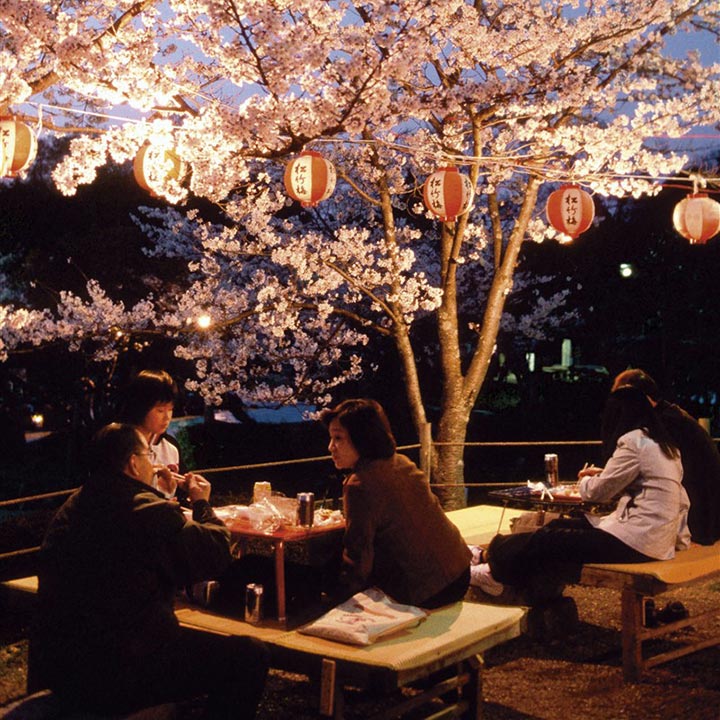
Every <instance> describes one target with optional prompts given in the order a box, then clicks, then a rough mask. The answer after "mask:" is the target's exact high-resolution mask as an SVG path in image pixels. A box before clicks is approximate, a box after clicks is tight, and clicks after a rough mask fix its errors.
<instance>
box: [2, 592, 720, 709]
mask: <svg viewBox="0 0 720 720" xmlns="http://www.w3.org/2000/svg"><path fill="white" fill-rule="evenodd" d="M566 594H567V595H570V596H572V597H573V598H574V599H575V601H576V603H577V607H578V611H579V616H580V624H579V627H578V628H577V629H576V631H575V632H574V633H573V634H572V635H571V636H569V637H567V638H564V639H562V640H559V639H558V640H556V641H553V642H542V643H541V642H536V641H533V640H531V639H529V638H528V637H525V636H523V637H520V638H518V639H516V640H513V641H510V642H508V643H505V644H503V645H502V646H501V647H497V648H494V649H492V650H490V651H488V652H487V653H486V654H485V670H484V672H483V689H484V697H485V706H484V717H485V720H576V719H577V720H580V719H582V720H679V719H680V718H683V719H684V718H688V719H691V720H720V646H716V647H712V648H707V649H705V650H702V651H700V652H697V653H694V654H692V655H689V656H686V657H684V658H680V659H677V660H674V661H672V662H670V663H667V664H664V665H660V666H658V667H655V668H651V669H650V670H648V671H647V672H646V674H645V675H644V676H643V678H642V680H641V681H640V682H638V683H627V684H626V683H624V682H623V679H622V668H621V658H620V638H619V633H618V631H619V620H620V600H619V594H618V592H617V591H614V590H604V589H596V588H594V589H589V588H580V587H573V588H569V589H568V590H567V591H566ZM478 599H479V598H478ZM669 600H679V601H681V602H682V603H683V604H684V605H685V606H686V607H687V608H688V609H689V611H690V614H691V616H693V615H697V614H698V613H700V612H702V611H704V610H706V609H710V608H711V607H712V606H714V607H719V606H720V582H718V581H714V582H709V583H705V584H703V585H697V586H694V587H691V588H683V589H679V590H676V591H674V592H673V593H672V594H670V595H668V596H667V597H662V598H657V602H658V605H659V607H662V605H663V604H664V603H665V602H667V601H669ZM482 601H487V598H486V597H483V598H482ZM0 615H1V616H0V706H2V705H7V704H8V703H9V702H11V701H13V700H14V699H17V698H19V697H22V695H23V694H24V690H25V677H26V668H27V640H26V637H27V626H28V623H29V614H28V611H27V610H23V609H13V608H2V612H1V613H0ZM696 635H703V636H708V637H709V636H711V635H714V636H716V637H717V636H720V617H718V618H715V620H714V621H713V622H712V623H707V622H706V623H705V624H704V626H703V627H691V628H686V629H684V630H682V631H679V632H678V633H677V634H676V637H675V638H673V639H672V642H673V643H679V642H681V641H682V640H683V639H684V637H685V636H696ZM666 646H667V642H666V643H665V644H664V645H663V649H667V647H666ZM384 707H386V703H385V702H380V701H379V699H378V698H376V697H368V696H366V695H364V694H363V693H361V692H360V691H357V692H352V693H350V694H349V698H348V707H347V712H346V715H347V717H348V718H351V719H354V718H358V720H359V719H360V718H364V717H367V716H368V715H369V714H372V713H373V712H377V711H379V710H380V709H383V708H384ZM186 714H187V716H188V717H193V716H196V715H197V711H196V710H195V711H194V710H193V709H192V708H187V709H186ZM1 716H2V709H1V707H0V717H1ZM424 716H425V715H424V714H415V715H412V716H411V717H413V718H418V717H424ZM317 717H318V713H317V688H316V687H315V686H313V685H312V684H311V683H310V682H309V681H308V680H307V678H305V677H304V676H302V675H294V674H290V673H284V672H278V671H272V672H271V675H270V677H269V680H268V684H267V689H266V694H265V698H264V702H263V705H262V707H261V709H260V712H259V714H258V718H257V720H291V719H292V720H308V719H309V718H317Z"/></svg>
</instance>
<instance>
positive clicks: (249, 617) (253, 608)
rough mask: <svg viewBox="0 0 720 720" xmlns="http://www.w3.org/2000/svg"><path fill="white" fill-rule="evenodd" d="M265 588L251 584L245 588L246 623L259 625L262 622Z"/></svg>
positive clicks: (257, 584) (258, 584)
mask: <svg viewBox="0 0 720 720" xmlns="http://www.w3.org/2000/svg"><path fill="white" fill-rule="evenodd" d="M262 597H263V586H262V585H261V584H260V583H249V584H248V585H246V586H245V622H246V623H252V624H253V625H257V623H259V622H260V620H262Z"/></svg>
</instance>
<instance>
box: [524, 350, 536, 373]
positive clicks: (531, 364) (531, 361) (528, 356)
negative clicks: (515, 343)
mask: <svg viewBox="0 0 720 720" xmlns="http://www.w3.org/2000/svg"><path fill="white" fill-rule="evenodd" d="M525 360H526V362H527V366H528V370H529V371H530V372H535V353H534V352H527V353H525Z"/></svg>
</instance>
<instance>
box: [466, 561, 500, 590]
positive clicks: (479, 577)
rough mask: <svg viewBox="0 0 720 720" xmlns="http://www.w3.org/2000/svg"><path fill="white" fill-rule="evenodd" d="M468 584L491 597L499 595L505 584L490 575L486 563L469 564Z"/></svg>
mask: <svg viewBox="0 0 720 720" xmlns="http://www.w3.org/2000/svg"><path fill="white" fill-rule="evenodd" d="M470 584H471V585H472V586H473V587H477V588H480V589H481V590H482V591H483V592H484V593H487V594H488V595H492V596H493V597H499V596H500V595H502V594H503V590H504V589H505V586H504V585H503V584H502V583H499V582H498V581H497V580H496V579H495V578H494V577H493V576H492V574H491V573H490V566H489V565H488V564H487V563H479V564H478V565H471V566H470Z"/></svg>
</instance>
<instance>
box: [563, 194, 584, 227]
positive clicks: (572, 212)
mask: <svg viewBox="0 0 720 720" xmlns="http://www.w3.org/2000/svg"><path fill="white" fill-rule="evenodd" d="M579 203H580V198H578V196H577V195H576V194H575V193H572V194H571V193H566V194H565V197H564V198H563V204H564V206H565V207H564V210H565V212H564V218H563V220H564V221H565V225H577V224H578V209H579Z"/></svg>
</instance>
